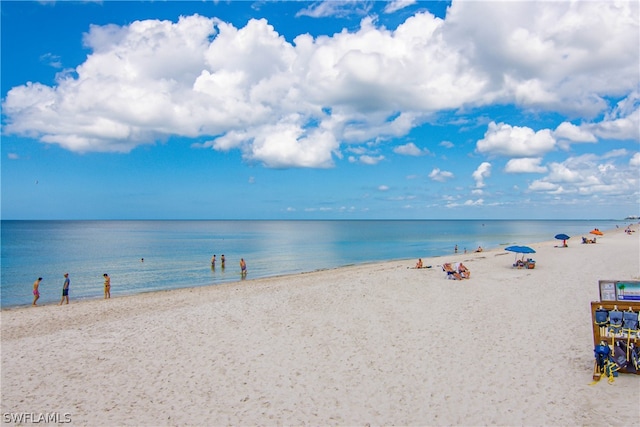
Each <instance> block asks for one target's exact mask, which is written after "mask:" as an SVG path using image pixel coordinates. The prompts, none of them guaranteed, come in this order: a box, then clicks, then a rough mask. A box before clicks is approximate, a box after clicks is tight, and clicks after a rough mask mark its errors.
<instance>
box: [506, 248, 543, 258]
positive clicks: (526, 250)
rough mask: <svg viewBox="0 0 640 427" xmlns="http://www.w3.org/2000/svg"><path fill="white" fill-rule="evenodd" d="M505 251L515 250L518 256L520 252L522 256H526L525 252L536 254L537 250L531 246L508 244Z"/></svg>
mask: <svg viewBox="0 0 640 427" xmlns="http://www.w3.org/2000/svg"><path fill="white" fill-rule="evenodd" d="M504 250H505V251H509V252H515V253H516V258H518V254H522V258H524V254H535V253H536V251H535V250H534V249H533V248H530V247H529V246H507V247H506V248H504Z"/></svg>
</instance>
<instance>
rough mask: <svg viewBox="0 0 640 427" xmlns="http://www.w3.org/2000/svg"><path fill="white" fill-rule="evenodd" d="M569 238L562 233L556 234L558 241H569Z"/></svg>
mask: <svg viewBox="0 0 640 427" xmlns="http://www.w3.org/2000/svg"><path fill="white" fill-rule="evenodd" d="M570 238H571V237H569V236H567V235H566V234H564V233H561V234H556V239H558V240H569V239H570Z"/></svg>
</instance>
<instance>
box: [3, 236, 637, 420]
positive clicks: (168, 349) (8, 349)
mask: <svg viewBox="0 0 640 427" xmlns="http://www.w3.org/2000/svg"><path fill="white" fill-rule="evenodd" d="M633 229H634V230H636V232H635V233H632V235H631V236H627V235H625V234H624V232H623V230H622V229H619V230H610V231H605V236H604V237H603V238H602V239H598V243H597V244H595V245H585V244H581V243H580V241H579V238H576V243H574V244H572V243H571V240H570V241H569V247H568V248H557V247H553V246H554V245H557V242H558V241H545V242H539V243H534V244H531V245H529V246H531V247H533V248H534V249H536V251H537V252H536V254H534V256H535V259H536V261H537V265H536V268H535V269H532V270H526V269H515V268H513V267H512V263H513V257H514V254H513V253H509V252H504V251H503V250H502V249H500V248H498V249H494V250H486V251H484V252H480V253H475V252H474V253H467V254H464V253H462V254H461V253H459V254H450V255H445V256H442V257H428V258H423V261H424V262H425V265H429V264H431V265H432V266H433V267H432V268H425V269H421V270H418V269H413V268H411V267H413V266H414V265H415V262H416V260H417V257H416V258H415V259H411V260H391V261H385V262H376V263H370V264H365V265H362V264H358V265H352V266H346V267H340V268H335V269H329V270H321V271H314V272H308V273H298V274H294V275H284V276H279V277H270V278H260V279H247V280H245V281H237V282H230V283H224V284H220V285H211V286H203V287H194V288H184V289H174V290H166V291H153V292H149V293H146V294H136V295H130V296H122V297H117V298H112V299H111V300H108V301H105V300H102V299H96V300H88V301H83V302H81V303H76V304H73V301H72V304H71V305H69V306H63V307H59V306H55V307H54V306H53V305H46V306H43V307H39V309H33V308H32V307H26V308H25V307H22V308H14V309H8V310H4V309H3V310H2V313H1V329H2V337H1V339H2V359H1V363H2V370H1V375H2V382H1V384H2V386H1V389H0V391H1V397H2V399H0V401H1V402H2V403H1V406H2V408H1V410H2V412H3V413H18V412H32V413H33V412H35V413H42V412H59V413H68V414H69V415H70V418H71V423H70V424H72V425H73V424H77V425H96V424H99V425H109V426H110V425H125V426H127V425H140V426H147V425H148V426H152V425H153V426H156V425H197V424H203V423H204V424H208V425H308V424H312V425H365V424H370V425H392V424H395V425H398V424H402V425H470V424H474V425H585V426H592V425H593V426H596V425H600V424H601V421H602V419H603V417H606V419H607V422H608V423H611V424H613V425H632V424H634V423H636V421H637V399H635V397H636V396H638V397H640V396H639V395H640V390H639V389H638V380H639V379H640V378H639V377H638V376H636V375H631V374H624V375H620V376H619V377H618V378H616V379H615V382H614V384H612V385H609V384H607V383H606V380H603V381H601V382H600V383H598V384H595V385H593V386H590V385H589V384H590V383H591V376H592V373H593V371H592V369H593V342H592V325H591V313H590V302H591V301H596V300H598V298H599V296H598V287H597V283H598V280H608V279H612V280H639V279H640V240H639V233H638V231H637V230H638V226H637V225H635V224H634V225H633ZM459 261H462V262H465V264H466V265H467V267H469V269H470V270H471V273H472V275H471V278H470V279H468V280H462V281H456V280H447V279H446V275H445V273H444V272H443V271H442V269H441V268H440V267H439V265H441V264H442V262H459ZM60 361H63V362H62V364H61V363H60ZM34 364H35V366H37V367H38V368H37V369H34ZM612 408H615V409H612ZM2 423H3V424H7V423H6V422H5V421H4V420H3V421H2ZM9 424H10V423H9Z"/></svg>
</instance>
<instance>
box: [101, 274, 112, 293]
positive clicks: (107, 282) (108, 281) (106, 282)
mask: <svg viewBox="0 0 640 427" xmlns="http://www.w3.org/2000/svg"><path fill="white" fill-rule="evenodd" d="M102 276H103V277H104V299H107V298H111V278H110V277H109V275H108V274H107V273H104V274H103V275H102Z"/></svg>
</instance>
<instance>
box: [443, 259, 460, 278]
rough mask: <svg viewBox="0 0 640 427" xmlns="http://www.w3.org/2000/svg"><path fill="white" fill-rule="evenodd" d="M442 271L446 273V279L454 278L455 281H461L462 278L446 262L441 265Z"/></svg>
mask: <svg viewBox="0 0 640 427" xmlns="http://www.w3.org/2000/svg"><path fill="white" fill-rule="evenodd" d="M442 270H443V271H444V272H445V273H447V279H451V278H454V279H456V280H462V276H461V275H460V273H458V272H457V271H456V270H455V269H454V268H453V267H452V266H451V263H449V262H447V263H444V264H442Z"/></svg>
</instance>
